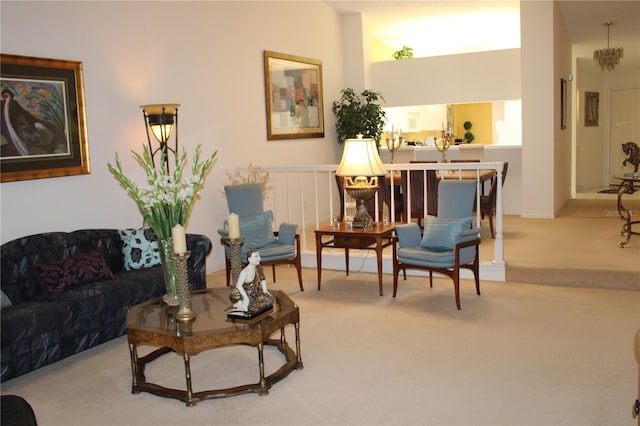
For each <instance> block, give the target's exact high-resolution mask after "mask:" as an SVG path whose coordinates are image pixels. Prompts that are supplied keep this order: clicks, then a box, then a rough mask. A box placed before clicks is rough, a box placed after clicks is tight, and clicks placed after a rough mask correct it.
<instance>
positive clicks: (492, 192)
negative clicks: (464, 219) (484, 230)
mask: <svg viewBox="0 0 640 426" xmlns="http://www.w3.org/2000/svg"><path fill="white" fill-rule="evenodd" d="M508 169H509V162H508V161H505V162H504V165H503V166H502V181H501V183H500V185H501V186H502V187H504V181H505V180H506V179H507V170H508ZM497 194H498V178H497V177H494V178H493V179H492V181H491V189H489V193H488V194H487V195H482V196H480V213H481V214H482V217H484V216H485V215H487V216H488V217H489V229H490V230H491V238H495V237H496V233H495V231H494V229H493V215H494V214H495V213H496V201H497V196H498V195H497Z"/></svg>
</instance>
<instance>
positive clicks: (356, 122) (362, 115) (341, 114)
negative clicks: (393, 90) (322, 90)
mask: <svg viewBox="0 0 640 426" xmlns="http://www.w3.org/2000/svg"><path fill="white" fill-rule="evenodd" d="M340 93H341V95H340V99H339V100H337V101H334V102H333V106H332V108H331V109H332V111H333V113H334V114H335V115H336V132H337V133H338V143H339V144H340V145H342V144H343V143H344V141H345V140H347V139H350V138H355V137H356V135H358V134H362V135H363V136H364V137H366V138H371V139H374V140H375V141H376V145H377V146H378V148H380V139H381V138H382V134H383V133H384V124H385V121H386V114H385V112H384V111H383V109H382V107H381V106H380V104H379V103H378V102H379V101H380V100H382V101H384V98H383V97H382V94H381V93H380V92H376V91H373V90H364V91H363V92H362V93H360V94H358V93H356V92H355V90H353V89H351V88H347V89H343V90H342V91H341V92H340Z"/></svg>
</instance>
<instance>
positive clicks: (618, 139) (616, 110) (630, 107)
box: [609, 89, 640, 186]
mask: <svg viewBox="0 0 640 426" xmlns="http://www.w3.org/2000/svg"><path fill="white" fill-rule="evenodd" d="M610 111H611V115H610V120H609V126H610V132H609V135H610V137H609V183H610V184H611V185H616V186H617V185H618V184H619V183H620V180H618V179H615V178H614V176H621V175H622V174H624V173H625V172H627V173H628V172H632V171H633V169H632V168H631V167H630V166H629V165H628V164H627V166H626V167H625V166H623V165H622V162H623V161H624V159H625V158H627V156H626V155H625V154H624V152H623V151H622V144H623V143H625V142H630V141H631V142H635V143H637V144H640V89H617V90H612V91H611V108H610Z"/></svg>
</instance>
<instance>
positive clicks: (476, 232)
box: [393, 179, 480, 309]
mask: <svg viewBox="0 0 640 426" xmlns="http://www.w3.org/2000/svg"><path fill="white" fill-rule="evenodd" d="M475 193H476V181H475V180H474V181H471V180H446V179H444V180H441V181H440V183H439V185H438V216H436V217H434V216H425V221H424V222H425V223H424V232H423V233H421V232H420V227H419V226H418V224H416V223H408V224H403V225H397V226H396V237H395V238H396V241H395V242H394V244H393V297H396V293H397V290H398V274H399V273H400V270H402V271H403V274H404V279H405V280H406V279H407V269H419V270H424V271H429V285H430V286H431V287H433V272H438V273H441V274H444V275H448V276H449V277H451V278H452V279H453V286H454V291H455V297H456V306H457V307H458V309H460V268H466V269H470V270H471V271H472V272H473V275H474V278H475V283H476V293H477V294H478V295H480V280H479V263H480V261H479V245H480V229H479V228H477V227H476V226H475V223H474V220H473V217H472V213H473V205H474V201H475Z"/></svg>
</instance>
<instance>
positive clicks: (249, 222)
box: [240, 211, 276, 249]
mask: <svg viewBox="0 0 640 426" xmlns="http://www.w3.org/2000/svg"><path fill="white" fill-rule="evenodd" d="M272 217H273V216H272V214H271V212H270V211H268V212H265V213H261V214H259V215H257V216H255V217H253V218H244V217H241V218H240V236H242V238H244V244H243V248H245V249H259V248H262V247H265V246H268V245H270V244H273V243H275V242H276V238H275V237H274V236H273V227H272V225H271V221H272Z"/></svg>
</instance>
